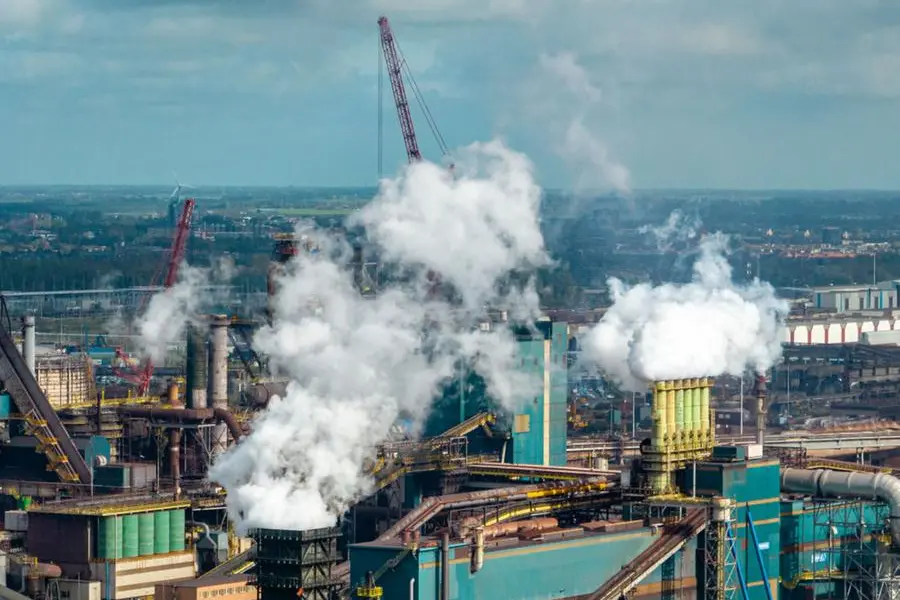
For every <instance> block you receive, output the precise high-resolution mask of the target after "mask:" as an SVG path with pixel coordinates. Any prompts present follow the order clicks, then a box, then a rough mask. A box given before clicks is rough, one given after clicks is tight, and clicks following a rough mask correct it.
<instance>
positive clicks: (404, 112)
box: [378, 17, 422, 163]
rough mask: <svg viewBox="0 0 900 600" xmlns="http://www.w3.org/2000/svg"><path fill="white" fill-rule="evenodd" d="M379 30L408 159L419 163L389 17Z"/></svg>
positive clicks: (420, 157) (418, 154)
mask: <svg viewBox="0 0 900 600" xmlns="http://www.w3.org/2000/svg"><path fill="white" fill-rule="evenodd" d="M378 28H379V29H380V30H381V48H382V50H383V51H384V62H385V64H386V65H387V71H388V76H389V77H390V78H391V90H392V91H393V92H394V104H395V105H396V106H397V118H398V119H399V120H400V132H401V133H402V134H403V143H404V144H406V157H407V158H408V159H409V162H411V163H414V162H418V161H420V160H422V154H421V153H420V152H419V142H418V141H417V140H416V129H415V126H414V125H413V120H412V115H411V114H410V112H409V101H408V100H407V99H406V89H405V87H404V86H403V73H402V69H403V63H402V62H401V61H400V53H399V52H398V51H397V43H396V42H395V41H394V32H393V31H391V25H390V23H388V20H387V17H380V18H379V19H378Z"/></svg>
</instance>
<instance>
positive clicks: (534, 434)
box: [0, 18, 900, 600]
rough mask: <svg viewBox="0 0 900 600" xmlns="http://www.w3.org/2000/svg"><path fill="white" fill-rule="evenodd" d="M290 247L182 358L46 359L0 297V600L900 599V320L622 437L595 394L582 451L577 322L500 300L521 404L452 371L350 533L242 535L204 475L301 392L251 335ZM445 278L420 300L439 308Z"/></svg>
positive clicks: (190, 207)
mask: <svg viewBox="0 0 900 600" xmlns="http://www.w3.org/2000/svg"><path fill="white" fill-rule="evenodd" d="M379 31H380V34H381V37H380V40H381V44H382V51H383V58H384V60H385V61H386V66H387V70H388V74H389V76H390V83H391V86H392V91H393V95H394V98H395V100H396V107H397V110H398V117H399V121H400V124H401V129H402V132H403V138H404V142H405V144H406V150H407V158H408V159H409V161H410V162H415V161H417V160H420V159H421V154H420V151H419V147H418V144H417V141H416V137H415V131H414V128H413V123H412V119H411V117H410V115H409V109H408V101H407V99H406V91H405V88H404V85H403V80H402V78H401V71H402V69H403V61H402V57H401V56H400V55H399V52H398V49H397V48H396V45H395V40H394V35H393V32H392V30H391V28H390V25H389V23H388V20H387V19H386V18H382V19H380V20H379ZM415 93H418V92H417V91H416V92H415ZM442 147H443V146H442ZM176 201H177V199H176ZM194 206H195V205H194V200H193V199H190V198H188V199H186V200H184V202H183V204H182V211H181V213H180V217H179V218H177V219H175V221H176V223H175V233H174V238H173V240H172V247H171V250H170V253H169V255H168V256H167V259H166V263H165V265H164V268H163V269H162V271H163V272H164V274H165V276H164V279H163V281H162V282H161V286H160V288H159V289H161V290H162V291H161V292H160V293H162V294H164V293H166V292H165V290H167V289H170V288H171V287H172V286H174V285H175V284H176V281H177V276H178V272H179V271H178V270H179V266H180V265H181V263H182V260H183V258H184V252H185V245H186V243H187V239H188V237H189V232H190V228H191V222H192V215H193V212H194ZM173 216H177V215H173ZM345 233H346V232H343V231H342V232H341V234H345ZM348 237H349V236H348ZM343 241H347V240H343ZM273 246H274V247H273V251H272V255H271V260H270V262H269V265H268V271H267V276H268V297H267V305H266V309H265V311H263V314H260V315H246V314H240V313H238V312H235V311H231V312H229V311H225V310H222V311H219V310H217V311H215V312H214V313H212V314H203V315H200V316H199V317H197V318H192V319H190V323H189V325H188V326H187V330H186V331H185V332H184V335H183V336H180V337H181V338H183V339H179V340H177V341H176V342H175V343H174V345H176V346H177V347H178V349H179V350H181V349H183V350H184V353H183V355H181V354H178V360H177V361H173V362H178V365H177V366H174V367H173V366H172V365H171V364H169V365H167V366H165V367H161V366H160V365H156V364H154V363H153V361H151V360H149V359H143V360H141V361H138V360H135V359H134V358H133V357H129V356H127V355H125V354H124V353H123V352H121V351H120V349H117V348H113V347H107V346H106V344H102V343H97V344H94V345H91V346H88V345H87V344H84V345H82V346H76V345H73V346H70V347H67V348H66V349H65V350H64V351H58V352H49V353H42V352H40V351H39V349H38V347H37V344H36V335H35V331H36V328H37V322H36V319H35V315H33V314H14V313H13V312H12V311H10V310H9V309H8V308H7V305H6V302H5V300H4V299H3V296H2V295H0V501H2V508H3V511H2V531H0V540H2V542H0V584H2V585H0V598H3V599H5V600H26V599H28V598H32V599H36V600H129V599H149V598H156V599H157V600H210V599H215V598H224V599H225V600H251V599H260V600H293V599H300V600H304V599H305V600H336V599H338V598H341V599H385V600H406V599H408V600H469V599H482V598H487V599H510V600H544V599H548V598H553V599H557V598H558V599H564V598H569V599H576V598H577V599H580V600H624V599H631V598H653V599H657V598H660V599H662V600H701V599H702V600H778V599H781V600H817V599H825V598H828V599H829V600H832V599H834V600H838V599H839V600H894V599H896V598H898V597H900V474H898V473H896V472H895V470H894V469H893V468H892V466H891V458H892V457H893V456H894V454H895V453H896V452H897V449H898V448H900V432H897V431H896V430H895V429H893V428H891V427H888V426H886V425H885V421H884V419H882V418H891V419H894V418H895V417H896V406H895V404H896V402H895V399H896V389H897V386H898V385H900V353H898V352H897V349H896V348H893V349H890V348H879V347H878V345H877V344H874V343H872V340H877V336H870V335H869V334H870V333H872V334H874V333H877V332H882V331H883V332H889V331H896V330H897V329H898V327H900V325H896V323H900V320H897V319H894V315H893V313H892V311H890V310H889V309H888V313H884V314H878V315H875V314H872V315H868V316H866V317H865V318H866V319H867V321H866V323H868V324H867V325H862V324H857V323H856V322H855V321H854V324H851V325H848V324H847V323H843V324H841V323H839V322H838V321H836V320H835V321H833V322H832V321H831V320H826V318H825V317H823V316H816V315H809V316H804V317H803V320H802V321H800V320H795V321H794V322H793V324H790V323H789V327H788V328H787V329H786V332H787V333H786V339H785V340H784V342H785V352H784V357H783V362H781V363H779V364H777V365H775V366H774V367H773V368H771V369H765V371H766V372H763V373H753V374H752V377H753V379H752V380H751V382H752V385H748V386H747V390H746V393H745V389H744V379H743V377H741V378H739V383H738V384H737V385H738V386H739V388H738V389H739V390H740V391H739V392H735V389H734V384H735V381H736V380H735V378H731V379H730V380H729V381H723V379H722V378H720V373H706V374H705V375H704V376H696V375H697V373H693V374H691V373H686V374H683V375H681V376H678V377H673V378H668V379H661V380H656V381H646V382H645V383H646V390H645V392H646V393H641V392H639V391H636V392H633V393H631V400H630V402H631V406H630V409H631V413H632V416H631V423H630V424H631V427H630V430H631V433H630V434H629V432H628V429H629V428H626V427H625V421H626V420H627V413H628V412H629V411H627V410H625V407H624V406H622V407H621V408H620V407H618V406H613V399H615V401H616V402H618V401H619V400H620V399H621V397H625V396H627V394H622V395H621V396H616V395H615V394H613V393H611V391H612V386H608V389H607V388H604V394H603V397H602V398H600V401H599V402H597V403H596V404H604V405H608V406H606V407H605V408H603V409H602V410H604V411H606V412H605V413H604V414H605V415H608V419H609V428H608V431H606V432H604V434H603V435H578V436H575V435H572V434H571V433H570V426H569V425H570V421H572V420H575V419H574V418H573V415H575V416H579V414H578V411H577V406H575V403H574V402H572V400H571V396H572V395H573V392H572V390H573V388H576V386H575V381H574V379H575V378H576V377H581V375H580V374H578V375H576V374H575V373H576V370H575V369H574V368H573V363H574V362H575V361H574V360H573V354H574V353H576V352H578V351H579V350H578V348H579V339H578V338H579V336H581V335H582V329H581V322H582V321H584V320H585V319H584V318H580V319H579V318H576V317H577V315H574V314H573V315H568V316H571V317H572V322H567V318H566V317H567V315H565V314H562V313H545V314H543V315H542V316H540V317H538V318H535V319H533V320H528V321H525V320H524V319H522V320H520V321H518V322H517V321H515V320H513V319H511V318H510V317H509V315H508V314H507V312H506V311H505V310H503V309H496V310H494V309H493V308H491V309H490V310H485V311H484V313H485V314H484V315H483V316H482V318H481V320H480V321H479V322H478V323H477V329H478V331H482V332H492V331H502V332H503V333H504V334H508V338H509V339H510V340H511V343H512V344H514V348H515V365H514V368H513V369H511V370H517V374H522V375H523V380H526V381H528V382H531V387H529V388H528V389H527V390H518V389H517V390H516V392H515V393H516V398H515V400H516V402H515V404H514V407H513V408H510V405H509V403H507V404H506V405H503V404H502V403H500V402H499V401H497V399H496V398H494V397H492V396H491V394H490V393H489V392H488V385H487V384H486V383H485V380H484V379H483V378H482V376H481V375H480V374H479V373H478V372H477V369H475V368H474V367H473V366H472V365H469V364H459V365H458V373H457V374H456V375H454V376H453V377H448V378H446V379H447V380H446V381H443V382H442V384H443V385H442V387H441V389H440V391H439V393H438V394H437V397H436V398H434V399H433V403H432V404H433V406H432V407H431V408H432V410H431V411H430V412H429V414H428V416H427V418H425V419H424V420H423V423H422V429H421V430H415V431H410V430H409V429H408V428H405V427H404V423H402V422H400V421H401V420H400V419H397V421H398V422H397V423H396V424H395V427H394V429H392V431H391V435H390V436H388V437H387V438H386V439H383V440H380V441H379V443H378V444H377V445H376V446H375V447H374V448H371V455H370V456H368V457H367V459H366V461H365V464H364V465H363V466H362V471H363V473H362V474H363V475H364V477H365V479H366V481H367V482H368V483H370V484H371V485H370V486H369V487H368V489H367V490H366V493H365V495H364V497H361V498H355V499H354V502H353V503H352V506H350V507H349V508H348V509H347V510H343V507H341V510H340V511H337V510H336V511H335V512H340V513H341V514H336V515H335V519H334V523H333V525H332V526H328V527H317V528H311V529H302V530H292V529H274V528H259V527H254V528H251V529H250V530H249V531H240V530H239V528H238V524H237V523H236V522H235V520H234V519H233V518H232V516H230V515H229V510H228V505H227V501H228V494H227V493H226V490H225V489H224V488H223V487H222V485H220V482H217V481H214V480H213V479H212V478H211V477H210V469H211V467H213V465H214V463H216V461H217V460H222V457H223V456H224V457H226V458H227V457H228V456H230V455H231V454H229V449H232V448H235V447H237V448H238V449H240V448H242V446H240V445H241V444H242V443H246V438H248V436H250V435H251V432H252V431H253V424H254V419H255V418H257V417H258V415H260V414H261V413H264V411H266V410H267V409H271V408H272V407H274V406H275V405H276V403H277V402H279V401H280V398H281V397H283V396H284V395H285V394H286V393H287V390H289V389H290V387H289V386H290V384H289V382H288V379H287V378H286V377H285V376H284V375H283V374H279V373H278V372H277V369H274V368H270V365H269V357H267V356H265V354H264V353H263V352H260V351H259V350H258V348H256V347H255V346H254V342H253V340H254V334H255V332H256V331H257V330H259V329H260V328H261V327H265V326H266V324H271V323H272V322H273V320H274V319H275V318H276V313H277V302H276V301H275V299H276V296H278V294H279V293H281V288H280V286H281V284H282V282H283V280H284V277H285V274H286V273H287V272H288V271H289V268H290V266H291V261H292V260H294V259H295V257H297V256H300V255H303V256H306V255H310V254H316V253H318V252H320V248H319V245H318V244H317V243H316V241H315V240H314V239H312V238H311V237H307V236H301V235H297V234H293V233H284V234H280V235H278V236H276V237H275V239H274V240H273ZM347 247H348V248H349V249H351V250H350V251H349V252H348V255H350V256H351V258H350V261H351V264H349V265H347V270H348V272H349V273H350V274H351V277H352V283H353V290H352V291H353V293H355V294H358V295H359V296H360V297H362V298H364V299H365V300H364V302H369V301H370V300H369V299H370V298H376V297H378V295H379V293H380V288H379V286H380V279H381V273H380V272H379V264H378V260H376V259H375V258H374V257H372V256H369V255H368V253H367V248H366V247H365V246H364V244H363V243H362V242H360V241H358V240H352V241H351V242H350V243H349V244H348V246H347ZM428 275H429V276H428V283H429V286H430V287H429V291H428V293H429V294H432V295H435V296H436V295H440V294H442V293H443V292H444V290H443V289H442V282H441V279H440V276H439V275H437V274H435V273H432V272H430V271H429V272H428ZM898 286H900V284H897V282H894V285H893V286H892V287H890V288H889V289H883V290H881V292H879V293H882V292H883V293H882V295H881V296H880V298H881V299H880V300H875V301H871V299H869V300H866V301H862V300H861V298H862V295H861V294H862V292H854V291H852V290H849V289H834V290H829V291H827V293H826V291H824V290H820V291H819V292H817V299H816V302H817V303H818V307H819V308H822V307H826V306H827V307H831V308H834V307H837V309H838V311H837V312H844V311H850V310H851V309H855V308H875V309H878V308H879V307H882V308H883V307H885V306H889V307H891V308H892V307H893V305H894V302H895V300H896V298H897V296H898V294H900V287H898ZM156 289H157V288H156V287H154V286H150V287H148V288H147V290H156ZM129 293H132V292H129ZM135 293H137V292H135ZM448 294H449V293H448ZM865 294H866V295H867V296H866V297H868V296H871V294H870V290H866V292H865ZM351 295H352V294H351ZM851 296H852V298H851ZM353 297H354V298H356V296H355V295H354V296H353ZM322 302H323V303H327V298H325V299H323V300H322ZM879 310H880V309H879ZM204 312H208V311H204ZM582 317H584V315H582ZM835 318H836V317H835V315H834V314H830V316H829V317H828V319H835ZM848 318H855V317H848ZM860 318H862V317H860ZM523 321H524V322H523ZM882 322H883V323H886V324H884V325H879V323H882ZM848 336H849V337H848ZM870 337H871V340H870V339H869V338H870ZM801 338H802V339H801ZM838 340H839V342H838ZM777 349H778V345H777V344H776V350H777ZM678 351H679V348H678V347H672V348H671V352H673V353H677V352H678ZM175 354H177V353H175ZM182 358H183V360H181V359H182ZM459 362H460V363H464V362H465V361H459ZM101 369H102V371H103V375H102V376H101V375H100V374H99V370H101ZM697 370H700V369H699V368H698V369H697ZM704 370H705V369H704ZM349 376H354V375H349ZM655 378H656V377H653V378H652V379H655ZM647 379H651V378H649V377H648V378H647ZM109 381H113V382H114V383H109ZM642 381H643V380H642ZM615 391H617V392H622V391H623V390H615ZM792 391H793V397H792V395H791V393H792ZM607 392H610V393H607ZM785 392H786V394H785ZM575 395H576V396H577V394H575ZM825 396H828V398H827V400H826V399H824V397H825ZM736 397H737V398H738V400H737V401H736V400H735V398H736ZM270 403H271V405H270ZM826 405H827V407H828V408H826V409H824V412H826V413H829V414H826V415H823V414H819V413H821V412H822V411H823V409H822V407H824V406H826ZM379 406H380V405H379ZM842 408H843V409H844V410H847V411H850V412H854V413H859V412H860V411H863V410H864V409H865V410H869V409H871V411H872V413H873V419H874V420H873V421H872V422H871V423H869V424H868V425H865V426H859V427H852V428H847V429H840V428H837V427H833V426H823V427H820V428H818V429H816V428H812V427H809V428H800V427H793V428H792V425H793V424H794V423H792V422H791V421H790V419H795V420H796V419H797V418H798V414H800V413H801V412H802V411H804V410H806V411H807V413H803V415H802V416H803V417H804V418H806V417H810V418H812V417H814V418H834V415H836V414H837V411H839V410H841V409H842ZM607 409H608V410H607ZM816 411H819V413H817V412H816ZM745 412H746V413H747V415H749V416H750V419H745ZM643 413H646V414H645V415H644V417H642V416H641V415H642V414H643ZM270 414H271V413H270ZM730 415H736V417H734V419H735V420H734V422H732V417H731V416H730ZM726 417H727V418H726ZM879 419H880V420H879ZM748 420H749V421H750V422H749V423H747V432H746V434H745V433H744V425H745V421H748ZM258 422H259V421H257V423H258ZM832 425H833V423H832ZM333 426H334V427H335V428H340V427H341V426H342V424H341V423H334V424H333ZM246 447H247V446H243V448H246ZM367 448H368V447H367ZM220 478H221V477H220ZM233 498H234V495H232V499H233ZM301 509H302V507H297V510H301ZM329 515H330V513H329Z"/></svg>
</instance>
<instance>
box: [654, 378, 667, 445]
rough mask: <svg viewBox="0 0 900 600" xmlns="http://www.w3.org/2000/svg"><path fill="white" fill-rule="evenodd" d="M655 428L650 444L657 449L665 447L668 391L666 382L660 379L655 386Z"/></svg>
mask: <svg viewBox="0 0 900 600" xmlns="http://www.w3.org/2000/svg"><path fill="white" fill-rule="evenodd" d="M652 415H653V430H652V432H651V440H650V445H651V446H653V448H655V449H657V450H658V449H660V448H662V447H663V440H664V439H665V437H666V392H665V383H663V382H662V381H658V382H657V383H656V385H655V386H654V388H653V413H652Z"/></svg>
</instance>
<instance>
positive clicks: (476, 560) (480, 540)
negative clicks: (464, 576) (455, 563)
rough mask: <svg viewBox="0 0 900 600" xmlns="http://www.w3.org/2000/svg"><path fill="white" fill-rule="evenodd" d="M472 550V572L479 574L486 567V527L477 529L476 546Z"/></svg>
mask: <svg viewBox="0 0 900 600" xmlns="http://www.w3.org/2000/svg"><path fill="white" fill-rule="evenodd" d="M474 546H475V547H474V548H473V549H472V564H471V566H470V570H471V572H472V573H477V572H478V571H480V570H481V567H483V566H484V527H478V528H477V529H475V544H474Z"/></svg>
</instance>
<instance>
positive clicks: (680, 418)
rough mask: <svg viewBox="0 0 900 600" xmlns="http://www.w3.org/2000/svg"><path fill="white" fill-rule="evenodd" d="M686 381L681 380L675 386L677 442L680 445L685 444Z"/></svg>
mask: <svg viewBox="0 0 900 600" xmlns="http://www.w3.org/2000/svg"><path fill="white" fill-rule="evenodd" d="M684 383H685V382H684V380H681V381H678V382H676V386H675V443H676V444H677V445H678V446H679V447H681V446H683V445H684V431H685V427H684Z"/></svg>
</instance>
